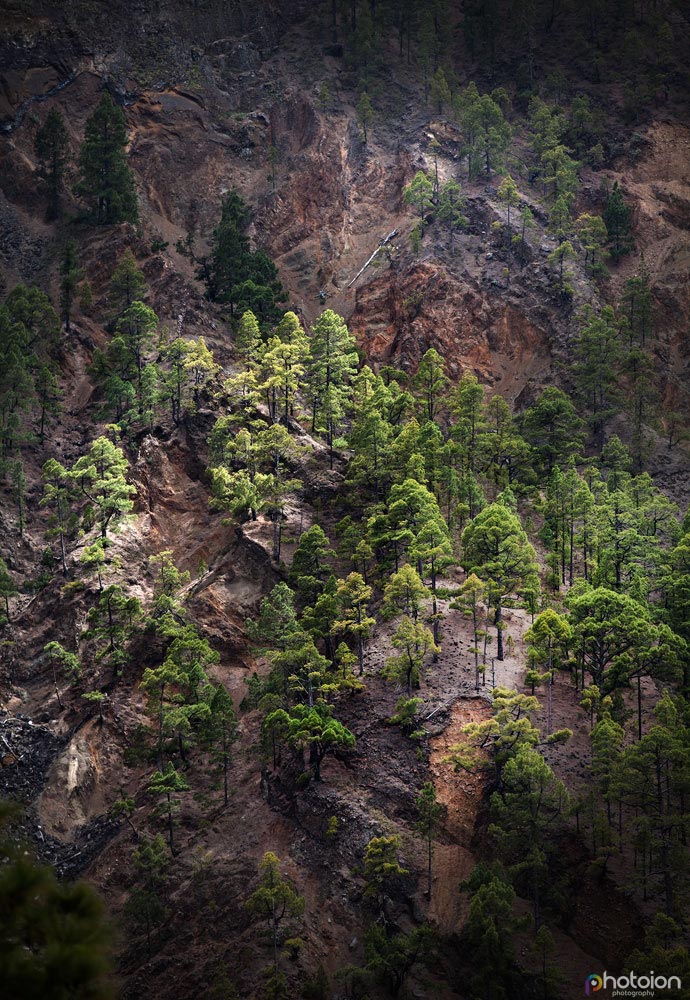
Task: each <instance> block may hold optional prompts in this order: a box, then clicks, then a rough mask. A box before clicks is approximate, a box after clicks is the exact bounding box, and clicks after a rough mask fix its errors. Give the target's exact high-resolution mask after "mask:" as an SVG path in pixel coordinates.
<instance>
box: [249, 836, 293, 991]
mask: <svg viewBox="0 0 690 1000" xmlns="http://www.w3.org/2000/svg"><path fill="white" fill-rule="evenodd" d="M259 879H260V882H259V887H258V889H256V890H255V891H254V892H253V893H252V894H251V896H250V897H249V899H247V901H246V903H245V904H244V905H245V907H246V908H247V910H248V911H249V913H250V914H251V915H252V916H253V917H255V918H257V919H260V920H265V921H266V922H267V924H268V927H269V931H270V934H271V943H272V946H273V972H274V975H277V974H278V942H279V933H280V925H281V923H282V922H283V920H284V919H285V918H286V917H287V918H290V917H300V916H301V915H302V914H303V913H304V896H298V894H297V893H296V892H295V890H294V888H293V886H292V883H291V882H290V881H289V880H288V879H286V878H285V877H284V876H283V875H282V874H281V871H280V859H279V858H277V857H276V855H275V854H273V853H272V852H271V851H268V852H267V853H266V854H264V856H263V858H262V859H261V864H260V865H259Z"/></svg>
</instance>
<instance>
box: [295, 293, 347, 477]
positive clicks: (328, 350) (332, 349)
mask: <svg viewBox="0 0 690 1000" xmlns="http://www.w3.org/2000/svg"><path fill="white" fill-rule="evenodd" d="M357 364H358V357H357V352H356V349H355V339H354V337H353V336H352V334H351V333H350V331H349V330H348V328H347V326H346V325H345V321H344V320H343V318H342V317H341V316H338V314H337V313H334V312H333V310H332V309H326V311H325V312H323V313H321V315H320V316H319V318H318V320H317V321H316V323H315V324H314V327H313V329H312V335H311V340H310V342H309V358H308V361H307V390H308V396H309V401H310V403H311V408H312V430H316V429H317V426H320V427H323V428H324V430H325V432H326V439H327V442H328V450H329V462H330V466H331V468H333V457H334V456H333V449H334V442H335V438H336V434H337V431H338V428H339V426H340V424H341V422H342V420H343V416H344V413H345V407H346V404H347V400H348V395H349V383H350V381H351V379H352V377H353V376H354V373H355V371H356V369H357Z"/></svg>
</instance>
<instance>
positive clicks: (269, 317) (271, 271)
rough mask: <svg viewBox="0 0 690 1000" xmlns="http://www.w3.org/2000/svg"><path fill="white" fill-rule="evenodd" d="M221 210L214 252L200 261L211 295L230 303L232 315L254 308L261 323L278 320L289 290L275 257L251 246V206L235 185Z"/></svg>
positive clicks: (215, 231) (215, 230) (224, 199)
mask: <svg viewBox="0 0 690 1000" xmlns="http://www.w3.org/2000/svg"><path fill="white" fill-rule="evenodd" d="M220 212H221V214H220V222H219V223H218V226H217V227H216V228H215V229H214V230H213V234H212V236H211V241H210V243H211V249H210V253H209V255H208V256H207V257H204V258H202V259H201V261H200V269H199V277H200V278H202V279H203V280H204V281H205V282H206V287H207V289H208V294H209V297H210V298H211V299H213V300H214V301H217V302H221V303H224V304H226V305H229V307H230V313H231V315H232V316H234V315H235V313H236V312H237V313H239V314H240V315H242V314H243V313H245V312H246V311H247V310H250V311H251V312H252V313H254V314H255V316H256V317H257V319H258V320H259V322H260V323H270V322H273V321H274V320H277V319H278V318H279V317H280V310H279V308H278V305H277V304H278V303H279V302H282V301H283V299H284V297H285V293H284V290H283V287H282V285H281V283H280V281H279V279H278V272H277V269H276V267H275V264H274V263H273V261H271V260H270V258H269V257H267V256H266V254H265V253H264V251H263V250H254V251H252V250H251V249H250V245H249V238H248V236H247V227H248V225H249V219H250V212H249V208H248V207H247V205H246V204H245V203H244V201H243V200H242V198H241V196H240V195H239V194H238V192H237V191H235V190H234V189H233V190H231V191H229V192H228V193H227V194H226V195H225V196H224V197H223V200H222V202H221V210H220Z"/></svg>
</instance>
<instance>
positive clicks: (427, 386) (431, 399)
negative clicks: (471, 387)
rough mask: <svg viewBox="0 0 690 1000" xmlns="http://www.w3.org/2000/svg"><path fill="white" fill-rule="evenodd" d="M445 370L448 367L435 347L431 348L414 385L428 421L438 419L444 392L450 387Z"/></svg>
mask: <svg viewBox="0 0 690 1000" xmlns="http://www.w3.org/2000/svg"><path fill="white" fill-rule="evenodd" d="M445 368H446V365H445V362H444V360H443V358H442V357H441V355H440V354H439V353H438V351H437V350H435V349H434V348H433V347H430V348H429V350H428V351H426V352H425V353H424V355H423V357H422V360H421V361H420V362H419V368H418V369H417V374H416V375H415V377H414V379H413V385H414V387H415V389H416V390H417V392H418V393H419V396H420V400H421V404H422V407H423V409H424V416H425V418H426V419H427V420H431V421H433V420H434V418H435V417H436V413H437V411H438V407H439V404H440V402H441V399H442V398H443V394H444V390H445V388H446V386H447V385H448V376H447V375H446V371H445Z"/></svg>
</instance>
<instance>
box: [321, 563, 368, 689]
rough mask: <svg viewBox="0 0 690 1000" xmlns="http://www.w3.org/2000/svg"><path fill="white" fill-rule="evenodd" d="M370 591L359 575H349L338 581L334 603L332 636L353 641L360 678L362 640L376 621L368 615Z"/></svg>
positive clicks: (362, 650)
mask: <svg viewBox="0 0 690 1000" xmlns="http://www.w3.org/2000/svg"><path fill="white" fill-rule="evenodd" d="M371 594H372V589H371V587H370V586H368V585H367V584H366V583H365V582H364V578H363V577H362V575H361V574H360V573H350V574H349V575H348V577H347V578H346V579H345V580H339V581H338V589H337V591H336V601H337V604H338V614H339V617H338V618H337V620H336V621H334V622H333V625H332V626H331V632H332V634H333V635H341V634H342V635H346V636H349V637H351V638H353V639H354V640H355V644H356V647H357V660H358V663H359V675H360V677H361V676H362V674H363V673H364V640H365V639H367V638H368V637H369V635H370V633H371V630H372V628H373V627H374V625H375V624H376V619H375V618H372V617H371V616H370V615H369V614H368V606H369V600H370V599H371Z"/></svg>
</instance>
